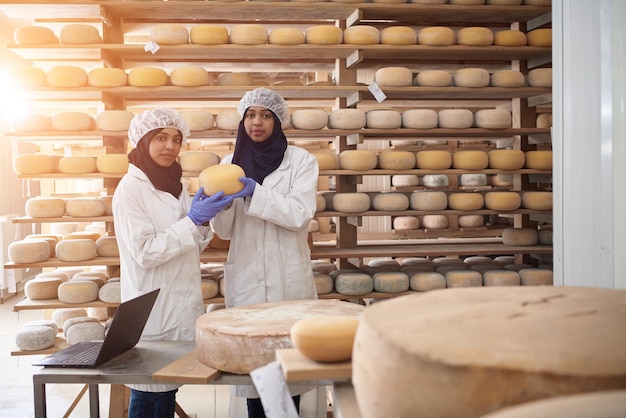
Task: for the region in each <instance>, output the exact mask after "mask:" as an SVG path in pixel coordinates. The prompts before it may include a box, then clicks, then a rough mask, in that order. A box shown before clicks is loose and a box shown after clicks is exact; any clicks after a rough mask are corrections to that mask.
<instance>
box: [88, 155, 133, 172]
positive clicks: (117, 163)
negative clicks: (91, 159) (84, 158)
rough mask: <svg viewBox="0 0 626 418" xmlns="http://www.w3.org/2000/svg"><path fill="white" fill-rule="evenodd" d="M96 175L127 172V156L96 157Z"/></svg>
mask: <svg viewBox="0 0 626 418" xmlns="http://www.w3.org/2000/svg"><path fill="white" fill-rule="evenodd" d="M96 170H97V171H98V173H108V174H123V173H126V172H128V156H127V155H126V154H103V155H98V156H97V157H96Z"/></svg>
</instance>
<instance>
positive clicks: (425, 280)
mask: <svg viewBox="0 0 626 418" xmlns="http://www.w3.org/2000/svg"><path fill="white" fill-rule="evenodd" d="M409 287H410V289H411V290H414V291H416V292H427V291H429V290H435V289H444V288H445V287H446V278H445V276H444V275H443V274H441V273H437V272H434V271H432V272H431V271H420V272H416V273H413V274H411V277H409Z"/></svg>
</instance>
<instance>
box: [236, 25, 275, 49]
mask: <svg viewBox="0 0 626 418" xmlns="http://www.w3.org/2000/svg"><path fill="white" fill-rule="evenodd" d="M267 38H268V33H267V29H266V28H265V26H263V25H259V24H247V23H244V24H238V25H234V26H233V27H231V28H230V42H231V43H232V44H238V45H260V44H265V43H267Z"/></svg>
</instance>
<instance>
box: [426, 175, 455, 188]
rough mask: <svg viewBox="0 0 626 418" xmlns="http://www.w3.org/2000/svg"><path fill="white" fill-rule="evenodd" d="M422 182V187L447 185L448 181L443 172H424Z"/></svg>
mask: <svg viewBox="0 0 626 418" xmlns="http://www.w3.org/2000/svg"><path fill="white" fill-rule="evenodd" d="M422 183H423V184H424V187H431V188H437V187H447V186H448V185H449V183H450V180H449V179H448V176H447V175H445V174H426V175H425V176H424V177H422Z"/></svg>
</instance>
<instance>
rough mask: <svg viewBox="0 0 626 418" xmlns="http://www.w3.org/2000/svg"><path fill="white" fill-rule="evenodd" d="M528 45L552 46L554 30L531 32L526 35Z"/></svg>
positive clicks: (540, 29) (542, 29) (544, 29)
mask: <svg viewBox="0 0 626 418" xmlns="http://www.w3.org/2000/svg"><path fill="white" fill-rule="evenodd" d="M526 38H527V39H528V45H530V46H545V47H551V46H552V29H550V28H539V29H534V30H531V31H530V32H528V33H527V34H526Z"/></svg>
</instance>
